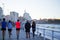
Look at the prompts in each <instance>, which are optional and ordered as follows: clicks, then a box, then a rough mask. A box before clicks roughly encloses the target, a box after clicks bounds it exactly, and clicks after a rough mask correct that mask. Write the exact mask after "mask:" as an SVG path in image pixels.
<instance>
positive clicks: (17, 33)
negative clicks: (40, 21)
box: [16, 20, 21, 39]
mask: <svg viewBox="0 0 60 40" xmlns="http://www.w3.org/2000/svg"><path fill="white" fill-rule="evenodd" d="M20 28H21V23H20V22H19V20H17V22H16V35H17V39H18V38H19V32H20Z"/></svg>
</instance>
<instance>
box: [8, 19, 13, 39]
mask: <svg viewBox="0 0 60 40" xmlns="http://www.w3.org/2000/svg"><path fill="white" fill-rule="evenodd" d="M7 25H8V32H9V38H10V36H11V32H12V27H13V26H12V22H11V21H10V20H9V22H8V24H7Z"/></svg>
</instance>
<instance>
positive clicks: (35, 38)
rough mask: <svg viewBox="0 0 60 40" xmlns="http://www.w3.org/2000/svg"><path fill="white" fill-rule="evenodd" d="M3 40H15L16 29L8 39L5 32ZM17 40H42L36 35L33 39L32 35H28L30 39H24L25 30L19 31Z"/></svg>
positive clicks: (0, 39)
mask: <svg viewBox="0 0 60 40" xmlns="http://www.w3.org/2000/svg"><path fill="white" fill-rule="evenodd" d="M0 40H2V31H1V30H0ZM5 40H17V37H16V29H15V28H13V29H12V35H11V38H9V35H8V30H6V34H5ZM19 40H43V37H41V36H37V35H36V36H35V37H34V38H33V36H32V33H31V34H30V39H27V38H26V35H25V30H23V29H21V30H20V34H19ZM46 40H49V39H47V38H46Z"/></svg>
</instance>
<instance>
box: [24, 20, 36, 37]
mask: <svg viewBox="0 0 60 40" xmlns="http://www.w3.org/2000/svg"><path fill="white" fill-rule="evenodd" d="M31 27H32V32H33V37H34V36H35V31H36V23H35V21H32V25H31V24H30V22H29V21H28V20H27V22H26V23H25V32H26V38H30V28H31Z"/></svg>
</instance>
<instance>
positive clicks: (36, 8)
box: [0, 0, 60, 19]
mask: <svg viewBox="0 0 60 40" xmlns="http://www.w3.org/2000/svg"><path fill="white" fill-rule="evenodd" d="M0 7H2V8H3V10H4V15H9V14H10V11H16V12H18V13H19V16H23V14H24V10H26V12H27V13H29V14H30V16H31V17H32V19H40V18H54V19H55V18H56V19H60V0H1V1H0Z"/></svg>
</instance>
